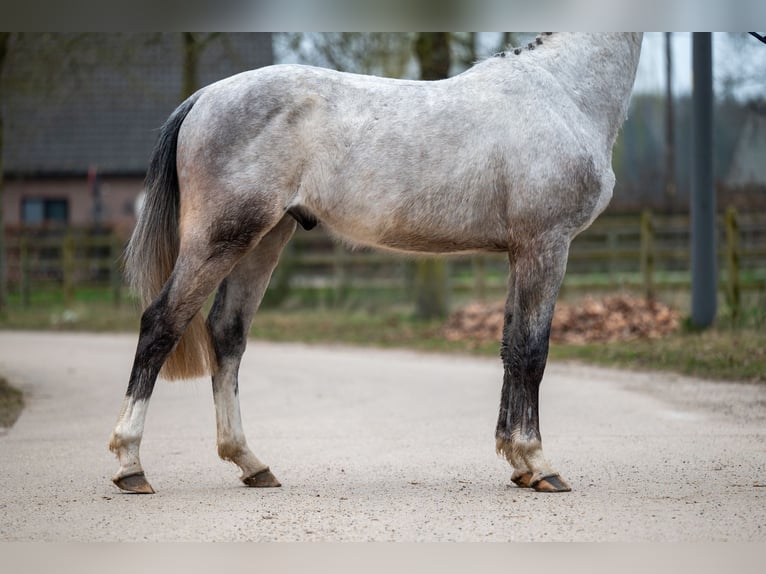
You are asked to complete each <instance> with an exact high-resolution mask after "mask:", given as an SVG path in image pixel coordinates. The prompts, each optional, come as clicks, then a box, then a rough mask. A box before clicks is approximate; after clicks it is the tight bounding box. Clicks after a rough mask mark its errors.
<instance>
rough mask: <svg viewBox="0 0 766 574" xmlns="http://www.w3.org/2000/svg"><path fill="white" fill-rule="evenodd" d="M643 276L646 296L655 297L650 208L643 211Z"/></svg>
mask: <svg viewBox="0 0 766 574" xmlns="http://www.w3.org/2000/svg"><path fill="white" fill-rule="evenodd" d="M641 276H642V277H643V285H644V296H645V297H646V298H647V299H648V300H650V301H651V300H653V299H654V225H653V223H652V213H651V211H649V210H648V209H645V210H644V211H642V212H641Z"/></svg>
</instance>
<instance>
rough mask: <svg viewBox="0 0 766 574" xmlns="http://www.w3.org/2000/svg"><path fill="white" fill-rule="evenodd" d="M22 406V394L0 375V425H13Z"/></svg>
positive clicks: (4, 426)
mask: <svg viewBox="0 0 766 574" xmlns="http://www.w3.org/2000/svg"><path fill="white" fill-rule="evenodd" d="M22 408H24V396H23V395H22V393H21V391H20V390H18V389H17V388H15V387H12V386H11V385H10V383H8V381H7V380H5V379H4V378H3V377H1V376H0V427H2V428H8V427H11V426H13V423H15V422H16V419H18V418H19V415H20V414H21V409H22Z"/></svg>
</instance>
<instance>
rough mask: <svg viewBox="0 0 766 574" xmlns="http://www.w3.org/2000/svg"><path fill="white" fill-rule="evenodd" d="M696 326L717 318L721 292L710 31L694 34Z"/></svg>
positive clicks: (693, 220) (705, 324)
mask: <svg viewBox="0 0 766 574" xmlns="http://www.w3.org/2000/svg"><path fill="white" fill-rule="evenodd" d="M692 60H693V64H692V70H693V81H694V88H693V94H692V119H693V121H692V193H691V224H692V230H691V231H692V233H691V253H692V312H691V322H692V325H693V326H695V327H697V328H700V329H704V328H706V327H709V326H710V325H712V323H713V321H714V320H715V315H716V306H717V292H718V268H717V267H718V266H717V261H716V229H715V215H716V201H715V192H714V189H713V65H712V41H711V34H710V32H694V33H693V35H692Z"/></svg>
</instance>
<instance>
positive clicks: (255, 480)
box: [242, 467, 282, 488]
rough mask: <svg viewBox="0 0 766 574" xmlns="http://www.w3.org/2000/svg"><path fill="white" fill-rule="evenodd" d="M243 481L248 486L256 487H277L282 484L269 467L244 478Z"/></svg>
mask: <svg viewBox="0 0 766 574" xmlns="http://www.w3.org/2000/svg"><path fill="white" fill-rule="evenodd" d="M242 482H244V483H245V484H246V485H247V486H252V487H255V488H276V487H279V486H282V484H281V483H280V482H279V481H278V480H277V477H276V476H274V475H273V474H271V471H270V470H269V467H266V468H264V469H263V470H261V471H259V472H256V473H255V474H251V475H250V476H247V477H245V478H243V479H242Z"/></svg>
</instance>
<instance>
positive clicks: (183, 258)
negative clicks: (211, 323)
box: [109, 238, 257, 493]
mask: <svg viewBox="0 0 766 574" xmlns="http://www.w3.org/2000/svg"><path fill="white" fill-rule="evenodd" d="M255 240H257V239H255ZM255 240H254V241H255ZM247 249H249V246H239V247H237V248H231V247H229V248H222V246H221V245H218V244H216V243H214V242H210V241H209V240H206V239H201V238H200V239H195V238H192V239H189V240H187V241H186V242H183V241H182V243H181V249H180V253H179V255H178V259H177V261H176V264H175V267H174V269H173V273H172V274H171V276H170V278H169V279H168V281H167V282H166V284H165V286H164V287H163V289H162V291H161V292H160V294H159V296H158V297H157V298H156V299H155V300H154V301H153V302H152V303H151V304H150V305H149V306H148V307H147V308H146V310H145V311H144V313H143V315H142V316H141V328H140V333H139V338H138V347H137V349H136V354H135V359H134V362H133V369H132V371H131V374H130V381H129V383H128V389H127V392H126V394H125V398H124V400H123V405H122V410H121V412H120V416H119V418H118V420H117V424H116V425H115V428H114V431H113V432H112V436H111V438H110V441H109V448H110V450H111V451H112V452H114V453H115V454H116V455H117V458H118V460H119V463H120V468H119V470H118V471H117V474H116V475H115V476H114V478H113V479H112V480H113V482H114V483H115V484H116V485H117V486H118V487H119V488H121V489H122V490H126V491H129V492H138V493H153V492H154V490H153V489H152V487H151V486H150V484H149V482H148V481H147V480H146V477H145V475H144V471H143V468H142V466H141V462H140V460H139V447H140V444H141V438H142V436H143V430H144V420H145V417H146V410H147V407H148V404H149V399H150V398H151V395H152V391H153V390H154V384H155V382H156V379H157V376H158V374H159V372H160V368H161V367H162V365H163V363H164V362H165V359H166V358H167V356H168V355H169V354H170V352H171V351H172V350H173V348H174V347H175V346H176V344H177V343H178V341H179V339H180V338H181V335H182V334H183V333H184V331H185V330H186V327H187V326H188V325H189V323H190V321H191V320H192V318H193V317H194V316H195V315H196V314H197V312H198V311H199V310H200V309H201V307H202V305H203V303H204V302H205V300H206V299H207V298H208V296H209V295H210V293H212V292H213V291H214V290H215V288H216V287H217V286H218V284H219V282H220V281H221V279H222V278H223V277H225V276H226V275H228V274H229V273H230V272H231V270H232V268H233V267H234V265H235V264H236V263H237V261H238V260H239V259H240V258H241V257H242V256H243V254H244V253H246V251H247ZM204 347H205V346H204V345H201V346H200V348H199V349H198V350H202V349H204Z"/></svg>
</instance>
